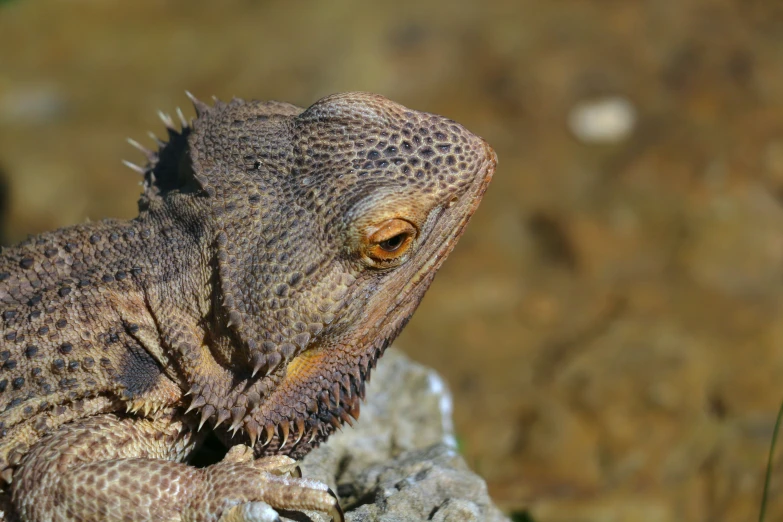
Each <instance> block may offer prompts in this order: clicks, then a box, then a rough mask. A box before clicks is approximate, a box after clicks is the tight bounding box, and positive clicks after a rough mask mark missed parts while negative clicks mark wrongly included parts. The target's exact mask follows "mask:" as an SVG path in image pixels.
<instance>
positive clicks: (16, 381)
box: [11, 377, 24, 390]
mask: <svg viewBox="0 0 783 522" xmlns="http://www.w3.org/2000/svg"><path fill="white" fill-rule="evenodd" d="M11 384H12V385H13V387H14V389H15V390H18V389H19V388H21V387H22V386H24V377H17V378H16V379H14V380H13V382H12V383H11Z"/></svg>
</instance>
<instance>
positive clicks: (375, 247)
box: [363, 219, 418, 266]
mask: <svg viewBox="0 0 783 522" xmlns="http://www.w3.org/2000/svg"><path fill="white" fill-rule="evenodd" d="M417 233H418V231H417V230H416V227H415V226H413V224H411V222H410V221H406V220H404V219H390V220H388V221H384V222H383V223H381V224H380V225H378V226H377V227H373V228H371V229H370V230H368V233H367V236H366V237H365V242H364V249H363V250H364V254H365V257H366V258H368V260H369V261H370V262H371V263H370V264H371V265H372V266H389V263H391V262H393V261H398V260H400V259H401V258H402V257H403V256H404V255H405V253H406V252H408V250H409V249H410V247H411V244H413V240H414V239H416V234H417Z"/></svg>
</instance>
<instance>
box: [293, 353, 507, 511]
mask: <svg viewBox="0 0 783 522" xmlns="http://www.w3.org/2000/svg"><path fill="white" fill-rule="evenodd" d="M302 471H303V473H304V476H305V477H308V478H313V479H317V480H321V481H323V482H325V483H327V484H329V486H330V487H331V488H332V489H333V490H334V491H336V492H337V493H338V495H339V496H340V500H341V505H342V506H343V508H344V509H345V511H346V518H347V520H348V521H350V522H375V521H378V522H380V521H383V522H403V521H404V522H409V521H410V522H412V521H418V520H434V521H439V522H446V521H468V522H470V521H485V520H486V521H491V522H495V521H497V522H501V521H507V520H508V519H507V518H506V517H505V516H504V515H503V514H502V513H501V512H500V511H499V510H498V509H497V508H496V507H495V506H494V504H493V503H492V501H491V499H490V498H489V495H488V493H487V487H486V483H485V482H484V480H483V479H481V478H480V477H479V476H478V475H476V474H475V473H473V472H472V471H471V470H470V469H469V468H468V466H467V464H465V461H464V460H463V459H462V457H461V456H460V455H459V454H458V453H457V449H456V441H455V438H454V431H453V428H452V423H451V395H450V394H449V391H448V389H447V387H446V385H445V383H444V382H443V380H442V379H441V378H440V377H439V376H438V374H437V373H435V372H434V371H432V370H430V369H428V368H425V367H423V366H421V365H419V364H417V363H415V362H413V361H411V360H410V359H408V358H407V357H406V356H405V355H403V354H402V353H401V352H398V351H397V350H395V349H394V348H390V349H389V350H387V352H386V354H385V355H384V356H383V358H381V360H380V362H379V363H378V368H376V370H375V371H374V372H373V375H372V377H371V383H370V385H369V386H368V388H367V402H366V403H365V404H363V405H362V410H361V415H360V419H359V421H358V422H357V423H356V425H355V426H354V427H353V428H345V429H344V430H343V431H342V432H341V433H338V434H335V435H334V436H332V437H331V438H330V439H329V441H328V442H327V443H326V444H324V445H323V446H321V447H320V448H318V449H316V450H314V451H313V452H311V453H310V454H309V455H307V457H306V458H305V459H304V461H303V463H302ZM290 516H291V517H292V518H290V519H286V518H284V520H296V521H302V520H306V519H302V518H300V516H297V515H294V514H290ZM308 516H309V517H310V518H311V519H312V520H313V521H315V522H320V521H326V520H328V518H327V517H325V516H323V515H321V514H318V513H308Z"/></svg>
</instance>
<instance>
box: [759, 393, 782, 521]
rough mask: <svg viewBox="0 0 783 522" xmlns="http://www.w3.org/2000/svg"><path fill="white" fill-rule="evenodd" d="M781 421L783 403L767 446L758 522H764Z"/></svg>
mask: <svg viewBox="0 0 783 522" xmlns="http://www.w3.org/2000/svg"><path fill="white" fill-rule="evenodd" d="M781 419H783V402H781V403H780V409H779V410H778V418H777V419H775V428H774V429H773V430H772V443H771V444H770V445H769V458H768V459H767V475H766V477H765V478H764V492H763V493H762V495H761V510H760V511H759V522H764V514H765V513H766V511H767V495H768V494H769V482H770V480H771V479H772V459H773V458H774V457H775V442H777V440H778V431H779V430H780V421H781Z"/></svg>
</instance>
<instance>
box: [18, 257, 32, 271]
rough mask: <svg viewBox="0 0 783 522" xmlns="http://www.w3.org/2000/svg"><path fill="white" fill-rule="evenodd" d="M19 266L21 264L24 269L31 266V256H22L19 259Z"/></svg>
mask: <svg viewBox="0 0 783 522" xmlns="http://www.w3.org/2000/svg"><path fill="white" fill-rule="evenodd" d="M19 266H21V267H22V268H24V269H28V268H30V267H31V266H33V258H32V257H23V258H22V260H21V261H19Z"/></svg>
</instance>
